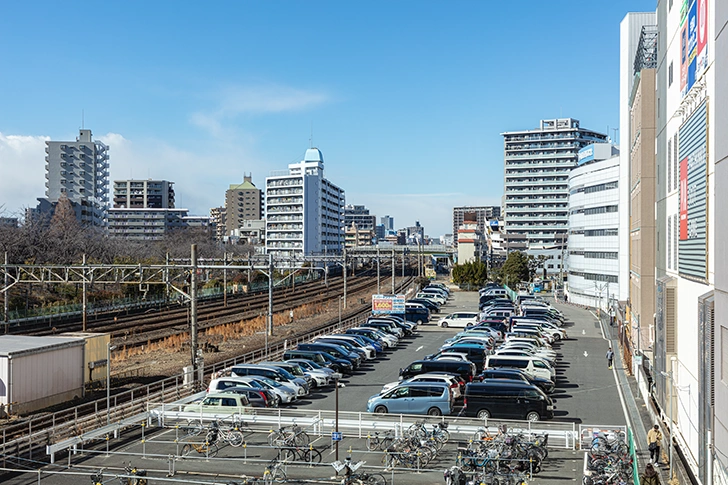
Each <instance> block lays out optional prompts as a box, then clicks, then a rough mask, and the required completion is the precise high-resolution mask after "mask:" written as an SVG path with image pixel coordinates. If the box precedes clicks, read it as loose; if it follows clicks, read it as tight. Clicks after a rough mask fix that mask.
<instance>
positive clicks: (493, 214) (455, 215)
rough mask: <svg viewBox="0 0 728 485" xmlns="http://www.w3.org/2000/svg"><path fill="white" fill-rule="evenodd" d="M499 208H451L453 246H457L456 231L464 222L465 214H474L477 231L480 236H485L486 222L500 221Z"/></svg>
mask: <svg viewBox="0 0 728 485" xmlns="http://www.w3.org/2000/svg"><path fill="white" fill-rule="evenodd" d="M500 213H501V208H500V207H499V206H487V207H483V206H480V207H473V206H464V207H453V208H452V233H453V236H454V241H453V244H454V245H455V247H457V245H458V230H459V229H460V226H462V225H463V223H464V221H465V214H475V217H476V221H477V225H478V230H479V231H480V233H481V234H485V232H486V226H487V225H488V221H492V220H494V219H495V220H497V219H500Z"/></svg>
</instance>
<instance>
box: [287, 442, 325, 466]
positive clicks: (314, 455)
mask: <svg viewBox="0 0 728 485" xmlns="http://www.w3.org/2000/svg"><path fill="white" fill-rule="evenodd" d="M278 459H279V460H281V461H285V462H291V461H302V462H306V463H321V452H320V451H319V450H317V449H316V448H314V447H313V446H312V445H308V446H306V447H304V446H286V447H283V448H280V449H279V450H278Z"/></svg>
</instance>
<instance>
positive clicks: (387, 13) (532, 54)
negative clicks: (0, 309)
mask: <svg viewBox="0 0 728 485" xmlns="http://www.w3.org/2000/svg"><path fill="white" fill-rule="evenodd" d="M567 3H571V4H572V5H573V8H559V9H554V8H553V5H551V4H544V3H542V2H528V3H527V5H526V6H524V4H522V3H519V4H508V3H498V4H491V3H489V2H479V3H478V2H455V3H448V4H438V3H429V4H418V8H416V9H412V8H411V5H409V4H406V3H405V4H397V3H395V4H392V3H390V2H376V1H375V2H374V3H371V2H369V3H367V4H366V6H361V7H360V6H359V5H357V4H356V3H354V4H351V3H333V2H314V3H312V4H306V5H302V4H296V3H290V4H286V7H285V8H281V6H280V5H276V4H272V3H268V2H246V3H245V4H237V3H228V4H225V5H224V7H223V8H222V9H220V8H216V9H210V8H204V7H203V6H201V5H198V4H195V3H186V2H180V3H179V4H177V5H176V8H175V9H171V10H170V9H168V8H166V5H162V4H158V5H155V4H151V5H149V6H148V8H145V13H144V15H139V12H138V11H137V10H136V9H134V8H129V7H126V6H124V5H122V4H113V3H101V4H91V3H89V2H70V4H69V3H64V4H62V5H61V4H57V3H55V2H49V1H39V2H34V3H33V4H23V3H22V2H16V3H11V4H8V5H5V6H4V9H3V16H2V17H0V29H2V31H3V37H4V39H5V42H6V43H7V44H8V45H13V46H14V48H13V49H12V50H9V51H8V52H6V55H5V57H4V59H3V61H4V62H3V76H0V107H1V108H2V110H1V112H2V113H3V116H2V117H1V118H0V207H2V211H3V212H2V215H5V216H13V215H16V214H20V213H21V212H22V209H23V208H24V207H33V206H35V205H36V204H37V201H36V199H37V198H38V197H43V195H44V192H45V187H44V183H45V179H44V158H45V153H44V145H45V141H46V140H53V141H64V140H67V141H72V140H74V139H75V136H76V134H77V133H78V129H79V128H81V127H84V128H87V129H91V130H93V133H94V137H95V138H98V139H99V140H100V141H102V142H103V143H105V144H106V145H108V146H109V162H110V177H109V180H110V181H111V182H112V183H113V181H114V180H126V179H148V178H151V179H161V180H174V181H175V190H176V192H177V198H178V202H179V203H180V204H181V205H182V206H184V207H187V208H189V209H190V213H192V214H200V215H204V214H209V211H210V208H213V207H219V206H222V205H223V204H224V194H225V190H226V189H227V188H228V187H229V185H230V184H235V183H239V181H240V180H241V177H242V176H243V174H245V173H252V174H253V180H254V182H255V183H256V184H260V185H262V182H263V181H264V179H265V178H266V177H267V176H269V175H270V172H271V171H273V170H279V169H280V167H285V166H286V165H287V164H289V163H291V162H295V161H298V160H301V158H302V156H303V154H304V153H305V151H306V149H308V148H309V147H311V146H315V147H318V148H320V149H321V150H322V151H323V152H324V153H326V160H327V163H326V171H327V177H328V178H330V179H331V180H333V181H335V182H336V183H337V185H339V186H340V187H341V188H342V189H344V190H345V191H346V194H347V202H348V203H350V204H357V205H365V206H366V207H368V208H369V209H370V211H371V214H373V215H376V216H377V217H378V218H379V217H382V216H384V215H391V216H392V217H394V218H395V219H396V221H397V225H398V227H399V228H401V227H408V226H411V225H413V224H414V223H415V221H420V223H421V224H422V225H423V226H424V227H426V228H427V232H428V234H429V235H430V236H432V237H438V236H439V235H441V234H446V233H450V232H452V209H453V207H456V206H468V205H472V206H491V205H499V204H500V201H501V197H502V195H503V184H502V180H503V143H502V139H501V137H500V133H502V132H505V131H512V130H523V129H530V128H535V126H533V125H534V120H539V119H548V118H560V117H573V118H576V119H579V120H581V122H582V124H583V125H584V126H588V127H590V128H592V129H595V130H598V131H602V132H605V133H608V134H609V135H610V136H613V134H614V130H613V129H614V128H616V127H617V126H618V104H617V95H618V89H619V86H618V82H617V74H618V54H619V48H618V45H619V22H620V21H621V19H622V18H623V17H624V15H625V14H626V12H628V11H639V10H650V9H654V2H653V1H646V0H645V1H627V0H617V1H613V2H598V3H597V2H587V3H585V2H567ZM38 11H42V12H43V15H40V16H39V15H37V12H38ZM81 11H89V12H91V11H92V12H93V14H94V15H95V16H97V17H99V18H104V19H105V21H104V29H103V33H102V34H101V35H96V36H94V37H93V38H89V36H88V35H86V32H85V31H83V30H74V31H70V32H69V31H68V29H67V28H66V26H67V25H69V24H73V23H74V22H75V21H76V20H77V18H78V15H79V12H81ZM221 11H224V12H225V14H224V15H221V14H220V12H221ZM162 16H163V17H164V18H165V19H166V21H165V22H164V23H163V24H160V23H159V22H157V21H156V20H155V19H158V18H160V17H162ZM240 18H245V19H246V23H245V28H240V25H239V23H238V22H239V19H240ZM494 18H495V19H498V21H495V22H490V20H491V19H494ZM585 18H588V19H589V25H588V30H585V35H581V36H579V39H578V42H577V44H576V51H575V50H574V44H573V43H572V39H568V40H567V39H564V40H563V41H560V40H559V34H558V33H559V32H568V31H574V29H578V28H584V26H583V21H584V19H585ZM486 23H487V24H488V25H489V26H488V28H484V27H483V26H484V24H486ZM373 25H376V26H377V31H378V32H379V34H378V35H377V36H372V35H371V29H372V26H373ZM207 26H211V27H207ZM212 26H214V27H212ZM130 33H133V35H130ZM550 37H553V38H554V42H553V43H551V44H549V50H548V52H544V51H543V50H542V47H543V45H544V39H545V38H550ZM562 44H563V46H562ZM501 45H508V48H507V49H501V48H495V46H501ZM222 46H224V48H221V47H222ZM579 52H588V53H589V61H585V62H583V63H582V64H577V66H578V69H562V68H560V66H564V65H569V66H572V65H574V62H575V61H578V60H579V59H582V58H583V57H581V55H580V54H579ZM595 59H596V60H598V62H594V60H595ZM68 72H73V73H74V75H72V76H68V75H64V73H68ZM260 185H259V186H260Z"/></svg>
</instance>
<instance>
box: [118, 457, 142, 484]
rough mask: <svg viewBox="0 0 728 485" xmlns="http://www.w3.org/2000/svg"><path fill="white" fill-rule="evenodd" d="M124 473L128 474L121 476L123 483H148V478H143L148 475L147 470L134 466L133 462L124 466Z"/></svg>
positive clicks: (120, 479)
mask: <svg viewBox="0 0 728 485" xmlns="http://www.w3.org/2000/svg"><path fill="white" fill-rule="evenodd" d="M124 474H125V475H126V476H123V477H119V481H120V482H121V485H147V479H146V478H142V477H146V476H147V471H146V470H140V469H138V468H137V467H135V466H132V464H131V462H129V465H128V466H124Z"/></svg>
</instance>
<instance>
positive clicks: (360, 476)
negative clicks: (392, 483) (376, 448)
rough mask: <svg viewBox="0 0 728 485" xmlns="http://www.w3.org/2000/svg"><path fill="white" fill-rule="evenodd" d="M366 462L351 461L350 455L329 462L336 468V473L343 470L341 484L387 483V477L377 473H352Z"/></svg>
mask: <svg viewBox="0 0 728 485" xmlns="http://www.w3.org/2000/svg"><path fill="white" fill-rule="evenodd" d="M364 463H366V462H365V461H359V462H357V463H352V462H351V457H347V458H346V460H344V462H343V463H342V462H340V461H335V462H333V463H332V464H331V466H332V467H334V470H336V473H341V472H342V471H343V472H344V479H343V480H341V485H387V479H386V478H384V475H381V474H379V473H365V472H363V473H354V472H356V471H357V470H358V469H359V468H361V467H362V465H364Z"/></svg>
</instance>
